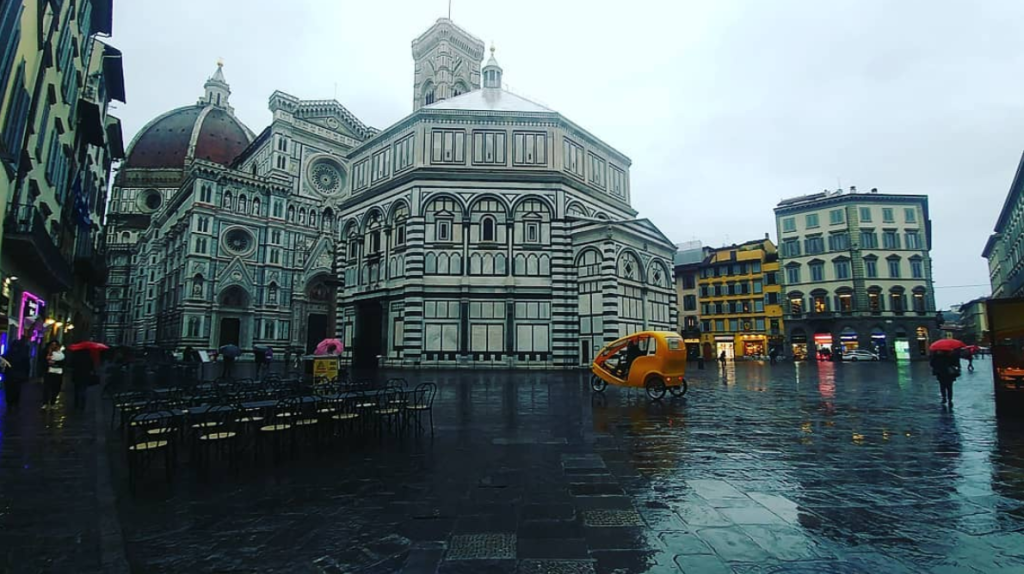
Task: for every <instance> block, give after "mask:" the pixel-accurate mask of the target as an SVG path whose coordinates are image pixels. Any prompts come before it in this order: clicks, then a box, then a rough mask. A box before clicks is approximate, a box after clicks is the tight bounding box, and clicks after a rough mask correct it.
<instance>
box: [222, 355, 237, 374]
mask: <svg viewBox="0 0 1024 574" xmlns="http://www.w3.org/2000/svg"><path fill="white" fill-rule="evenodd" d="M221 355H222V356H223V357H224V369H223V370H222V371H221V373H220V376H221V377H223V378H225V379H230V378H232V376H233V375H234V372H235V357H234V355H229V354H225V353H221Z"/></svg>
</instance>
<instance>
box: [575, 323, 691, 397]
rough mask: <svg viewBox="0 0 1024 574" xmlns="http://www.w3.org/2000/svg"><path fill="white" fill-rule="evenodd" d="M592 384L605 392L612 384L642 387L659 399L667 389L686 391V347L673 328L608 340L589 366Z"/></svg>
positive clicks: (678, 391)
mask: <svg viewBox="0 0 1024 574" xmlns="http://www.w3.org/2000/svg"><path fill="white" fill-rule="evenodd" d="M590 371H591V372H592V373H593V376H592V377H591V378H590V387H591V388H592V389H594V390H595V391H596V392H599V393H600V392H602V391H604V389H605V388H606V387H607V386H608V385H609V384H611V385H617V386H620V387H642V388H643V389H644V390H646V391H647V396H649V397H650V398H652V399H654V400H658V399H660V398H662V397H664V396H665V389H668V390H669V391H670V392H671V393H672V395H673V396H676V397H681V396H683V395H685V394H686V390H687V385H686V378H685V374H686V346H685V345H684V344H683V339H682V337H680V336H679V335H678V334H676V333H673V332H671V331H641V332H639V333H633V334H632V335H629V336H626V337H623V338H621V339H618V340H616V341H613V342H611V343H608V344H607V345H605V346H604V348H602V349H601V350H600V352H598V353H597V357H596V358H594V362H593V364H591V365H590Z"/></svg>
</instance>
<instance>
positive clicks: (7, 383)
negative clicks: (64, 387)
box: [4, 333, 32, 410]
mask: <svg viewBox="0 0 1024 574" xmlns="http://www.w3.org/2000/svg"><path fill="white" fill-rule="evenodd" d="M4 360H5V361H7V363H8V364H9V365H10V366H9V367H7V370H5V371H4V396H5V398H6V400H7V409H8V410H18V405H19V404H20V403H21V387H22V386H23V385H24V384H25V382H26V381H28V377H29V374H30V373H31V372H32V347H31V344H30V341H29V335H28V333H25V334H24V335H22V337H21V338H20V339H18V340H16V341H14V342H12V343H11V345H10V346H9V347H8V348H7V354H6V355H4Z"/></svg>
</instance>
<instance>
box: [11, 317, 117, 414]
mask: <svg viewBox="0 0 1024 574" xmlns="http://www.w3.org/2000/svg"><path fill="white" fill-rule="evenodd" d="M32 354H33V353H32V341H31V333H25V334H24V336H22V337H21V338H20V339H17V340H15V341H13V342H11V344H10V345H9V346H8V348H7V350H6V352H5V353H4V355H3V358H2V362H0V368H2V370H3V375H4V398H5V399H6V402H7V408H8V410H11V411H17V410H18V409H19V407H20V406H21V394H22V389H23V387H24V386H25V384H26V383H28V382H29V381H30V380H31V377H32V361H33V356H32ZM36 358H37V360H38V361H39V369H38V370H37V374H41V375H42V379H43V404H42V409H43V410H47V409H51V408H54V407H55V406H56V405H57V399H58V398H59V397H60V391H61V387H62V386H63V383H64V374H65V370H70V372H71V381H72V384H73V388H74V407H75V409H76V410H84V409H85V399H86V395H87V391H88V388H89V387H90V386H92V385H94V384H97V383H98V382H99V378H98V371H97V365H96V362H95V359H94V357H93V356H92V354H91V353H90V352H89V351H86V350H82V351H73V352H66V350H65V348H64V346H63V345H62V344H61V343H60V341H58V340H51V341H50V342H49V343H47V344H46V346H45V347H43V348H42V349H41V350H40V352H39V354H38V356H37V357H36Z"/></svg>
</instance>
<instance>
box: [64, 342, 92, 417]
mask: <svg viewBox="0 0 1024 574" xmlns="http://www.w3.org/2000/svg"><path fill="white" fill-rule="evenodd" d="M69 362H70V364H71V381H72V383H73V384H74V387H75V410H79V411H81V410H85V397H86V391H88V390H89V385H91V384H93V381H94V380H95V379H96V377H97V374H96V363H95V362H94V361H93V359H92V353H90V352H89V351H84V350H83V351H72V352H71V358H70V360H69Z"/></svg>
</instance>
